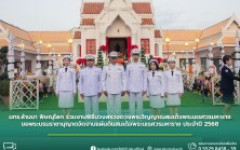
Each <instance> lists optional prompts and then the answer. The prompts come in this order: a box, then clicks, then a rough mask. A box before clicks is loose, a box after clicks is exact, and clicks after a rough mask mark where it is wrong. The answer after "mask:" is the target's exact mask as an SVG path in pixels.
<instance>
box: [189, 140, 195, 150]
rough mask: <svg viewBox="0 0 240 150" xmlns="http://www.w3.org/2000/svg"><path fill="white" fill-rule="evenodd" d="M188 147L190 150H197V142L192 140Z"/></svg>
mask: <svg viewBox="0 0 240 150" xmlns="http://www.w3.org/2000/svg"><path fill="white" fill-rule="evenodd" d="M188 149H189V150H197V144H196V143H194V142H192V143H189V144H188Z"/></svg>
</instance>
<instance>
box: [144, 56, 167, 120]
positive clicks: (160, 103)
mask: <svg viewBox="0 0 240 150" xmlns="http://www.w3.org/2000/svg"><path fill="white" fill-rule="evenodd" d="M158 70H159V66H158V61H157V60H155V59H151V60H150V61H149V72H148V74H147V79H148V80H147V81H148V82H147V83H148V84H147V85H148V86H147V87H148V88H147V89H148V90H147V91H148V92H147V93H148V96H149V99H150V107H151V112H152V115H161V108H164V107H165V102H164V92H165V90H164V87H165V81H164V75H163V72H159V71H158Z"/></svg>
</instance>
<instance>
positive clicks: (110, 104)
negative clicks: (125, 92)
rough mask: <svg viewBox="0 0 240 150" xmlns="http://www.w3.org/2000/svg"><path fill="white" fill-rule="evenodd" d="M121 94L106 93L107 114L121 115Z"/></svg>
mask: <svg viewBox="0 0 240 150" xmlns="http://www.w3.org/2000/svg"><path fill="white" fill-rule="evenodd" d="M121 107H122V101H121V94H108V99H107V113H108V115H121Z"/></svg>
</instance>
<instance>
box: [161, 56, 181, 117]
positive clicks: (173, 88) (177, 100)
mask: <svg viewBox="0 0 240 150" xmlns="http://www.w3.org/2000/svg"><path fill="white" fill-rule="evenodd" d="M168 64H169V69H168V70H167V71H165V73H164V74H165V77H164V78H165V79H164V80H165V87H166V88H165V93H166V95H167V105H168V106H169V111H170V115H178V107H179V106H180V105H181V97H182V94H183V91H184V90H183V89H184V88H183V79H182V73H181V71H179V70H177V69H176V68H175V60H174V59H173V58H172V59H169V61H168Z"/></svg>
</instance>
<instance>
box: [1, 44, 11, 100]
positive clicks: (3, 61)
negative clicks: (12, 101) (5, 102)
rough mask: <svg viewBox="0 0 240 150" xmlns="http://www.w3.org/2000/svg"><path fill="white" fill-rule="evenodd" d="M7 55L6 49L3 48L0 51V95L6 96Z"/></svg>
mask: <svg viewBox="0 0 240 150" xmlns="http://www.w3.org/2000/svg"><path fill="white" fill-rule="evenodd" d="M7 53H8V47H7V46H4V47H2V48H1V49H0V85H1V86H0V95H1V96H8V95H9V79H8V72H7V65H8V60H7Z"/></svg>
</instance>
